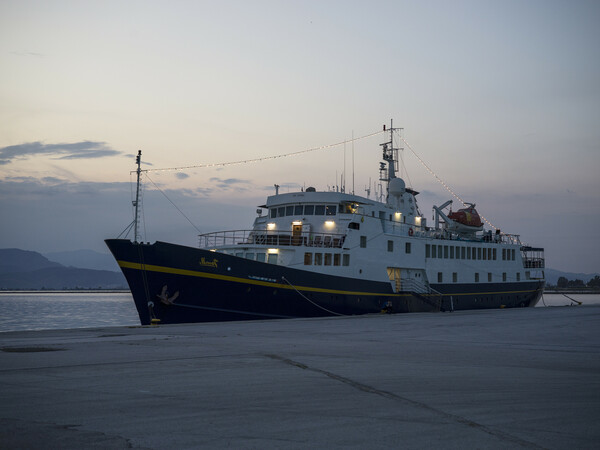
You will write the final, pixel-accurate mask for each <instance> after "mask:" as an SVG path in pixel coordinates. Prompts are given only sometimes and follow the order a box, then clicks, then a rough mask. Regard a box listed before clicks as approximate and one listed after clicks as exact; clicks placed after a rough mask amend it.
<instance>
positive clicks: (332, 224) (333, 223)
mask: <svg viewBox="0 0 600 450" xmlns="http://www.w3.org/2000/svg"><path fill="white" fill-rule="evenodd" d="M334 226H335V222H334V221H333V220H326V221H325V227H327V228H333V227H334Z"/></svg>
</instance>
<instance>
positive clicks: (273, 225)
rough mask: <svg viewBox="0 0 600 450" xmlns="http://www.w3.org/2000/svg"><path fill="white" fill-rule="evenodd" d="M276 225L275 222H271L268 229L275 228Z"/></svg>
mask: <svg viewBox="0 0 600 450" xmlns="http://www.w3.org/2000/svg"><path fill="white" fill-rule="evenodd" d="M275 227H276V225H275V222H269V223H268V224H267V230H274V229H275Z"/></svg>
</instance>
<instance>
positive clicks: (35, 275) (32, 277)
mask: <svg viewBox="0 0 600 450" xmlns="http://www.w3.org/2000/svg"><path fill="white" fill-rule="evenodd" d="M0 289H2V290H9V289H127V281H126V280H125V277H124V276H123V274H122V273H121V272H116V271H109V270H94V269H82V268H77V267H65V266H63V265H62V264H59V263H57V262H54V261H50V260H48V258H46V257H44V256H42V255H41V254H39V253H37V252H32V251H26V250H19V249H16V248H8V249H0Z"/></svg>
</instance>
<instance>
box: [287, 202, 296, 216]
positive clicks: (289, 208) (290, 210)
mask: <svg viewBox="0 0 600 450" xmlns="http://www.w3.org/2000/svg"><path fill="white" fill-rule="evenodd" d="M285 215H286V216H293V215H294V206H293V205H289V206H286V207H285Z"/></svg>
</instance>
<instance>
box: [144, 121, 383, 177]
mask: <svg viewBox="0 0 600 450" xmlns="http://www.w3.org/2000/svg"><path fill="white" fill-rule="evenodd" d="M381 133H383V131H377V132H375V133H371V134H366V135H364V136H361V137H357V138H352V139H344V140H343V141H341V142H337V143H335V144H329V145H321V146H320V147H313V148H309V149H306V150H299V151H297V152H291V153H284V154H281V155H273V156H263V157H262V158H254V159H243V160H239V161H230V162H222V163H210V164H197V165H194V166H182V167H167V168H164V169H144V170H142V172H146V173H148V172H164V171H168V170H185V169H201V168H205V167H224V166H233V165H237V164H248V163H254V162H261V161H268V160H271V159H277V158H285V157H288V156H297V155H301V154H303V153H309V152H314V151H317V150H324V149H328V148H333V147H337V146H340V145H344V144H346V143H347V142H354V141H359V140H361V139H367V138H370V137H373V136H376V135H378V134H381Z"/></svg>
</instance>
